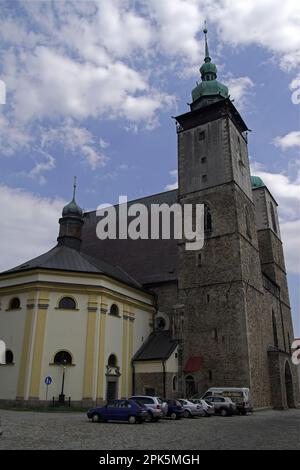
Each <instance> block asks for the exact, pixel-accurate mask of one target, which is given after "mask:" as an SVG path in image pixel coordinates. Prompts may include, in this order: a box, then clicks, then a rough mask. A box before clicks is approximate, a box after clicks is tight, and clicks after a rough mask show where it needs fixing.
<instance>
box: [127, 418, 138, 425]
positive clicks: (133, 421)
mask: <svg viewBox="0 0 300 470" xmlns="http://www.w3.org/2000/svg"><path fill="white" fill-rule="evenodd" d="M128 422H129V424H135V423H136V417H135V416H129V418H128Z"/></svg>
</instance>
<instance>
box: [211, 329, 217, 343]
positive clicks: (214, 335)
mask: <svg viewBox="0 0 300 470" xmlns="http://www.w3.org/2000/svg"><path fill="white" fill-rule="evenodd" d="M212 337H213V339H214V340H215V341H218V330H217V328H214V329H213V330H212Z"/></svg>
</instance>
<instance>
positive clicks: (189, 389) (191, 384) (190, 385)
mask: <svg viewBox="0 0 300 470" xmlns="http://www.w3.org/2000/svg"><path fill="white" fill-rule="evenodd" d="M196 393H197V387H196V382H195V379H194V377H193V376H192V375H187V376H186V378H185V396H186V398H192V397H193V396H195V395H196Z"/></svg>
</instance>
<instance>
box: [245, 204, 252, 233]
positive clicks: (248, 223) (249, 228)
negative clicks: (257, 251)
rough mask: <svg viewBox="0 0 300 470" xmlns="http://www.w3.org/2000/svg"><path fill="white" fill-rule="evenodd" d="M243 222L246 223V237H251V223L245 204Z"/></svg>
mask: <svg viewBox="0 0 300 470" xmlns="http://www.w3.org/2000/svg"><path fill="white" fill-rule="evenodd" d="M245 223H246V233H247V237H248V238H250V239H251V238H252V234H251V224H250V218H249V211H248V207H247V206H245Z"/></svg>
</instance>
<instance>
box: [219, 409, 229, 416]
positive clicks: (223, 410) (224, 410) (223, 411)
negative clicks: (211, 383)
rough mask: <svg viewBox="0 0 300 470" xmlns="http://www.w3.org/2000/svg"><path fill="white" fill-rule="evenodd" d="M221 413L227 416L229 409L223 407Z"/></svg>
mask: <svg viewBox="0 0 300 470" xmlns="http://www.w3.org/2000/svg"><path fill="white" fill-rule="evenodd" d="M220 415H221V416H227V415H228V411H227V410H226V409H225V408H222V409H221V410H220Z"/></svg>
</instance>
